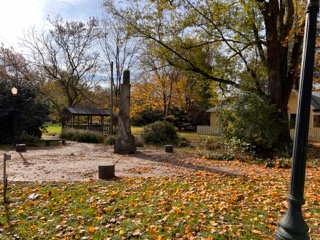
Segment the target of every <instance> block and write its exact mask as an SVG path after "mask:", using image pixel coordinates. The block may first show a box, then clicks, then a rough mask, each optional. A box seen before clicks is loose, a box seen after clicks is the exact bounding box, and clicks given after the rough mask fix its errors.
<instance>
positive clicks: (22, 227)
mask: <svg viewBox="0 0 320 240" xmlns="http://www.w3.org/2000/svg"><path fill="white" fill-rule="evenodd" d="M270 171H272V170H270ZM279 171H280V170H279ZM281 171H284V172H283V174H267V175H266V174H260V175H254V174H252V175H248V176H247V177H243V176H226V175H220V174H214V173H208V172H200V171H199V172H197V173H193V174H190V176H176V177H162V178H123V179H118V180H113V181H90V182H62V183H61V182H60V183H58V182H43V183H15V182H10V183H9V189H8V199H9V201H10V203H9V204H6V205H3V204H1V207H0V238H1V239H12V238H14V237H18V236H19V237H20V239H131V238H133V239H273V237H274V231H275V229H276V226H277V222H278V221H279V220H280V219H281V218H282V217H283V215H284V213H285V212H286V207H287V204H286V200H285V197H286V195H287V193H288V178H289V176H288V174H287V173H288V172H289V171H287V170H281ZM314 173H316V171H314ZM307 181H308V182H307V184H306V186H307V190H306V195H307V203H306V204H305V205H304V207H303V211H304V213H305V219H306V221H307V223H308V225H309V227H310V229H311V234H310V235H311V237H312V239H319V237H320V234H319V232H320V228H319V219H320V215H319V214H320V209H319V202H320V198H319V196H320V195H319V193H320V192H319V190H318V189H319V188H318V185H319V181H320V178H319V175H317V174H314V175H310V174H309V175H308V179H307ZM32 194H33V195H32ZM31 196H33V197H36V198H35V199H32V198H31ZM28 197H29V198H28Z"/></svg>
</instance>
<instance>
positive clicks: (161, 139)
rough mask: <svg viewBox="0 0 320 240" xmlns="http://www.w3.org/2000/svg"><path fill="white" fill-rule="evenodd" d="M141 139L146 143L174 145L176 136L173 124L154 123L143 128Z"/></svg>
mask: <svg viewBox="0 0 320 240" xmlns="http://www.w3.org/2000/svg"><path fill="white" fill-rule="evenodd" d="M141 138H142V139H143V141H145V142H146V143H156V144H158V143H176V142H177V140H178V135H177V132H176V129H175V127H174V125H173V124H171V123H169V122H166V121H156V122H154V123H151V124H149V125H146V126H145V127H144V128H143V130H142V132H141Z"/></svg>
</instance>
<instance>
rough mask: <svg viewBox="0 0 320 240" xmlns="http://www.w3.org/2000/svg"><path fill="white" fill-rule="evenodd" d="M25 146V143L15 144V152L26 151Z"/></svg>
mask: <svg viewBox="0 0 320 240" xmlns="http://www.w3.org/2000/svg"><path fill="white" fill-rule="evenodd" d="M26 151H27V146H26V144H16V152H26Z"/></svg>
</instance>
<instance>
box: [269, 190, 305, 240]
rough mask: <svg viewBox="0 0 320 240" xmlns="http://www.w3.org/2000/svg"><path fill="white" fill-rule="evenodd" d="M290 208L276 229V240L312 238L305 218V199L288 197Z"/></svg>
mask: <svg viewBox="0 0 320 240" xmlns="http://www.w3.org/2000/svg"><path fill="white" fill-rule="evenodd" d="M287 200H288V203H289V208H288V211H287V213H286V214H285V215H284V216H283V218H282V219H281V221H280V222H279V226H278V228H277V230H276V237H275V239H276V240H310V237H309V235H308V232H309V228H308V225H307V224H306V222H305V221H304V219H303V216H302V211H301V206H302V205H303V203H304V200H298V199H295V198H294V197H292V196H289V197H288V198H287Z"/></svg>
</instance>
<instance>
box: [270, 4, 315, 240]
mask: <svg viewBox="0 0 320 240" xmlns="http://www.w3.org/2000/svg"><path fill="white" fill-rule="evenodd" d="M318 12H319V2H318V0H308V6H307V11H306V22H305V33H304V45H303V54H302V64H301V74H300V88H299V100H298V101H299V102H298V115H297V122H296V130H295V139H294V145H293V161H292V168H291V180H290V193H289V196H288V197H287V201H288V203H289V206H288V211H287V213H286V214H285V215H284V217H283V218H282V219H281V221H280V222H279V226H278V228H277V230H276V237H275V239H276V240H282V239H285V240H289V239H292V240H307V239H310V237H309V234H308V231H309V228H308V225H307V224H306V222H305V221H304V219H303V216H302V210H301V207H302V205H303V204H304V197H303V193H304V182H305V171H306V151H307V146H308V132H309V120H310V103H311V91H312V77H313V68H314V53H315V42H316V27H317V15H318Z"/></svg>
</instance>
